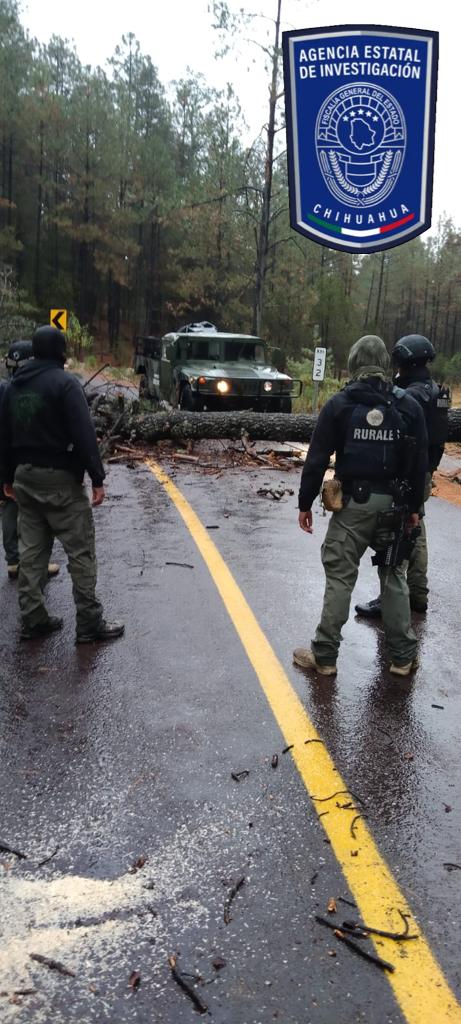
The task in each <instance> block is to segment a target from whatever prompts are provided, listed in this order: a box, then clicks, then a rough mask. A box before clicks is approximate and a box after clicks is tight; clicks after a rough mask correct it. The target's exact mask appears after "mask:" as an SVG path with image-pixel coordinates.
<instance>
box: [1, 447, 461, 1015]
mask: <svg viewBox="0 0 461 1024" xmlns="http://www.w3.org/2000/svg"><path fill="white" fill-rule="evenodd" d="M174 472H175V481H176V483H177V485H178V486H179V487H180V488H181V490H182V491H183V493H184V495H185V496H186V498H187V499H188V501H190V503H191V504H192V506H193V508H194V510H195V511H196V512H197V514H198V515H199V517H200V519H201V521H202V523H203V524H204V525H206V526H218V527H219V529H217V530H213V531H210V536H212V539H213V541H214V542H215V543H216V545H217V547H218V549H219V550H220V552H221V554H222V555H223V557H224V559H225V560H226V562H227V564H228V565H229V567H230V569H231V571H232V573H233V574H234V576H235V578H236V580H237V582H238V584H239V586H240V587H241V589H242V591H243V593H244V595H245V597H246V598H247V600H248V602H249V604H250V605H251V607H252V609H253V611H254V613H255V615H256V617H257V619H258V620H259V623H260V625H261V626H262V628H263V630H264V632H265V633H266V636H267V637H268V639H269V641H270V643H271V644H272V646H273V648H274V650H275V652H276V654H277V656H278V657H279V658H280V660H281V662H282V664H283V666H284V667H285V669H286V672H287V674H288V676H289V678H290V680H291V682H292V685H293V687H294V688H295V690H296V692H297V693H298V695H299V697H300V699H301V701H302V702H303V704H304V705H305V707H306V709H307V710H308V712H309V715H310V716H311V718H312V719H313V721H314V723H315V725H316V727H317V729H318V730H319V733H320V736H321V737H322V739H323V740H324V741H325V743H326V745H327V748H328V750H329V752H330V754H331V756H332V757H333V759H334V762H335V764H336V765H337V767H338V769H339V771H340V772H341V774H342V776H343V778H345V779H346V781H347V784H348V786H349V787H350V789H351V790H352V791H353V792H354V793H356V794H358V795H359V796H360V798H361V799H362V800H363V801H364V804H365V806H366V813H367V816H368V824H369V827H370V830H371V832H372V835H373V837H374V839H375V841H376V843H377V846H378V848H379V850H380V852H381V853H382V854H383V855H384V857H385V858H386V860H387V862H388V864H389V866H390V868H391V870H392V872H393V874H394V877H395V878H396V879H397V881H398V883H399V885H400V887H401V889H402V890H403V892H404V894H405V895H406V897H407V898H408V900H409V901H410V903H411V906H412V908H413V910H414V912H415V915H416V917H417V919H418V921H419V924H420V925H421V927H422V929H423V931H424V933H425V936H426V938H427V939H428V940H429V942H430V945H431V947H432V950H433V952H434V954H435V956H436V958H437V960H438V962H439V964H440V965H441V967H442V968H443V970H444V972H445V974H446V977H447V979H448V981H449V983H450V984H451V986H452V988H453V990H454V991H455V992H456V993H457V996H458V998H460V996H461V985H460V968H459V935H460V928H459V921H460V917H461V913H460V911H461V871H460V870H457V869H453V870H449V869H447V868H445V867H444V866H443V865H444V863H448V862H450V863H458V864H460V863H461V849H460V846H461V842H460V835H461V829H460V819H461V810H460V798H459V793H460V791H461V785H460V783H461V779H460V775H461V768H460V759H459V748H460V744H459V723H460V720H461V716H460V710H461V708H460V704H461V696H460V693H459V685H458V680H459V670H458V647H459V636H460V632H459V579H460V576H461V565H460V561H461V553H460V552H461V545H460V543H459V537H460V527H459V524H460V512H459V509H457V508H455V507H452V506H450V505H448V504H446V503H444V502H441V501H437V500H436V499H433V500H432V501H431V502H429V505H428V529H429V533H430V545H431V571H430V579H431V596H430V614H429V615H428V616H427V619H424V618H422V617H418V616H415V626H416V629H417V632H418V635H419V637H420V641H421V655H422V667H421V669H420V670H419V671H418V673H417V674H416V675H415V677H414V679H413V681H410V682H408V681H398V682H395V681H393V680H392V678H391V677H390V676H389V674H388V673H387V672H386V670H385V664H386V662H385V658H384V652H383V646H382V633H381V628H380V626H379V625H378V626H377V625H374V624H371V625H370V624H368V623H364V622H359V621H357V620H355V619H354V617H353V616H352V617H351V619H350V621H349V623H348V624H347V626H346V627H345V630H344V644H343V647H342V650H341V655H340V661H339V672H338V677H337V680H336V681H334V682H331V681H325V680H324V679H321V678H316V677H315V676H314V677H309V676H308V675H307V674H304V673H303V672H302V671H300V670H298V669H296V668H295V667H294V666H292V664H291V652H292V649H293V647H294V646H296V645H298V644H299V643H305V642H308V641H309V640H310V638H311V636H312V634H313V630H314V628H315V625H316V622H317V618H318V614H319V610H320V605H321V597H322V592H323V575H322V572H321V567H320V558H319V548H320V544H321V541H322V538H323V535H324V532H325V528H326V524H327V519H326V517H324V516H323V515H322V512H321V510H320V508H317V510H316V514H315V517H314V520H315V533H314V535H313V537H307V536H305V535H303V534H302V533H301V531H300V530H299V529H298V527H297V512H296V490H297V474H295V473H290V474H277V472H274V471H268V470H266V469H265V468H261V469H258V470H255V471H254V472H252V471H246V472H241V471H227V472H225V473H224V474H223V475H222V476H221V477H219V478H210V477H205V476H203V475H200V474H199V473H197V472H194V471H189V470H188V469H186V470H184V469H181V470H177V469H176V470H175V471H174ZM279 483H280V484H281V485H282V486H283V487H291V488H293V489H294V490H295V496H294V497H290V496H287V497H286V499H284V500H283V501H281V502H273V501H271V500H270V499H267V498H262V497H258V496H257V494H256V491H257V490H258V488H259V487H261V486H264V485H265V484H268V485H269V486H274V484H279ZM108 492H109V497H108V500H107V503H106V504H105V505H104V506H103V507H102V508H101V509H100V510H98V511H97V514H96V523H97V535H98V556H99V563H100V587H99V590H100V594H101V597H102V599H103V601H104V604H105V607H106V612H107V614H108V615H109V617H110V616H114V617H120V618H122V619H123V620H124V621H125V622H126V625H127V633H126V637H125V639H123V640H122V641H119V642H117V643H115V644H113V645H112V646H99V647H98V646H94V647H80V648H76V647H75V646H74V644H73V609H72V600H71V594H70V581H69V579H68V576H67V573H66V572H65V569H64V568H63V570H62V572H61V575H60V577H59V578H58V579H57V580H56V581H53V582H52V583H50V585H49V587H48V594H49V606H50V610H52V611H53V612H60V613H62V614H64V616H65V619H66V629H65V631H64V632H63V633H62V634H61V635H58V636H56V637H54V638H52V639H49V640H47V641H43V642H41V643H36V644H33V645H19V643H18V641H17V628H18V627H17V610H16V600H15V589H14V586H13V585H12V584H10V583H9V582H8V581H7V580H6V579H5V577H2V583H1V598H2V602H3V604H2V607H3V609H4V614H3V617H2V633H1V643H0V653H1V664H0V677H1V703H0V749H1V763H0V781H1V790H0V792H1V796H0V804H1V808H0V809H1V814H0V843H2V844H3V845H9V846H11V847H13V848H15V849H16V850H19V851H20V852H22V853H24V854H26V855H27V858H26V859H18V858H17V857H15V856H14V855H12V854H8V853H7V852H3V853H1V854H0V862H1V864H2V865H3V867H2V868H1V871H2V875H1V876H0V888H1V900H2V907H3V911H2V920H1V924H0V932H1V933H2V942H1V948H0V972H1V977H0V991H2V992H5V993H7V995H2V996H0V1019H1V1020H2V1021H3V1020H5V1021H9V1020H16V1019H18V1020H20V1021H25V1022H27V1024H29V1022H30V1024H32V1022H33V1024H38V1022H47V1024H48V1022H51V1021H53V1022H55V1021H57V1022H60V1021H63V1022H64V1021H75V1022H82V1024H83V1022H84V1024H86V1022H93V1021H95V1022H99V1021H106V1020H107V1021H113V1022H124V1021H127V1022H128V1021H133V1022H142V1024H144V1022H148V1021H149V1022H151V1021H153V1022H157V1021H159V1022H168V1024H183V1022H188V1021H193V1020H195V1019H197V1017H198V1014H197V1012H196V1011H195V1010H194V1007H193V1006H192V1003H191V1002H190V1001H189V999H188V998H187V996H186V995H185V994H184V993H183V992H182V991H181V990H180V989H179V988H178V987H177V986H176V985H175V983H174V982H173V980H172V978H171V976H170V971H169V968H168V964H167V957H168V955H171V954H178V955H179V960H178V964H179V967H180V969H181V970H183V971H186V972H189V973H190V974H193V973H194V972H198V973H199V974H200V976H201V978H202V979H203V984H199V985H198V986H197V992H198V993H199V995H200V997H201V999H203V1000H204V1002H205V1003H206V1005H207V1006H208V1008H209V1010H210V1011H211V1013H212V1019H213V1020H214V1021H215V1022H217V1024H269V1022H272V1021H280V1022H283V1024H311V1022H312V1024H314V1022H315V1024H317V1022H318V1024H330V1022H333V1021H335V1020H336V1019H340V1020H341V1021H342V1022H343V1024H353V1022H356V1021H357V1022H359V1021H366V1022H370V1021H371V1022H376V1024H400V1022H402V1021H403V1020H404V1019H405V1018H404V1017H403V1014H402V1012H401V1010H400V1009H399V1007H398V1005H397V1003H396V1001H395V998H394V996H393V994H392V990H391V988H390V986H389V984H388V982H387V980H386V977H385V976H384V975H383V974H382V973H381V972H380V971H379V970H378V969H377V968H375V967H373V966H372V965H370V964H368V963H365V962H363V961H361V960H359V959H358V958H357V957H356V956H354V954H352V953H350V952H349V951H348V950H346V949H345V948H344V947H340V946H339V945H338V943H337V942H336V940H335V939H334V936H332V935H330V933H329V932H328V931H326V929H322V928H321V927H320V926H319V925H318V924H317V923H316V922H315V920H314V917H313V914H314V913H316V912H317V913H321V914H325V912H326V904H327V902H328V899H329V898H330V897H335V898H336V900H339V898H340V897H342V898H343V899H346V900H347V899H349V900H350V899H351V894H350V892H349V891H348V889H347V886H346V884H345V882H344V878H343V875H342V872H341V869H340V867H339V865H338V864H337V862H336V861H335V859H334V856H333V854H332V851H331V850H330V849H329V844H328V843H327V842H326V841H325V833H324V831H323V828H322V825H321V822H319V820H318V818H317V812H316V811H315V809H314V808H313V805H312V804H311V802H310V800H309V798H308V796H307V794H306V791H305V789H304V786H303V784H302V782H301V779H300V777H299V775H298V772H297V770H296V768H295V766H294V764H293V762H292V760H291V756H290V754H289V753H288V754H286V755H282V753H281V750H282V748H283V745H284V741H283V740H282V738H281V734H280V731H279V728H278V726H277V724H276V722H275V719H274V717H273V714H272V711H271V709H270V707H269V705H268V703H267V701H266V698H265V697H264V694H263V692H262V690H261V688H260V685H259V682H258V679H257V677H256V675H255V672H254V670H253V668H252V667H251V665H250V663H249V661H248V659H247V656H246V654H245V652H244V650H243V648H242V646H241V643H240V640H239V639H238V636H237V634H236V632H235V630H234V627H233V625H232V623H231V621H230V619H229V617H228V614H227V612H226V610H225V608H224V606H223V604H222V601H221V599H220V598H219V596H218V593H217V590H216V588H215V585H214V583H213V581H212V579H211V577H210V574H209V572H208V569H207V568H206V566H205V565H204V563H203V562H202V559H201V557H200V555H199V553H198V551H197V549H196V547H195V545H194V542H193V540H192V538H191V537H190V535H189V534H188V532H187V530H186V528H185V527H184V525H183V523H182V522H181V520H180V518H179V516H178V513H177V512H176V510H175V508H174V507H173V505H172V504H171V502H170V500H169V498H168V497H167V495H166V494H165V492H164V491H163V490H162V489H161V488H160V487H159V485H158V483H157V482H156V480H155V479H154V477H153V476H152V475H151V473H150V472H149V471H148V470H147V469H146V468H145V467H138V468H135V469H132V470H130V469H128V468H126V467H121V466H120V467H117V468H115V467H113V468H112V469H111V472H110V476H109V481H108ZM56 554H57V558H58V561H61V562H63V558H62V553H61V552H60V550H59V549H57V550H56ZM167 561H176V562H182V563H187V564H188V565H192V566H193V568H192V569H191V568H186V567H182V566H172V565H170V566H167V565H166V564H165V563H166V562H167ZM374 592H375V571H374V570H373V569H372V567H371V564H370V561H369V559H368V557H367V556H366V557H365V558H364V560H363V564H362V570H361V574H360V579H359V582H358V584H357V588H356V591H355V594H354V599H353V600H354V601H355V600H356V599H364V598H367V597H368V596H371V595H373V594H374ZM434 704H437V705H440V707H439V708H434V707H433V705H434ZM275 752H278V753H279V765H278V768H277V769H276V770H274V769H272V768H271V758H272V755H273V754H274V753H275ZM244 768H248V769H249V770H250V775H249V776H248V777H247V778H245V779H242V781H241V782H239V783H236V782H234V781H233V780H232V778H231V772H232V771H236V770H237V771H238V770H242V769H244ZM48 858H50V859H48ZM144 858H147V859H146V862H145V863H144V864H142V861H143V859H144ZM43 861H46V863H42V862H43ZM137 864H138V865H139V866H136V865H137ZM40 865H41V866H40ZM243 876H244V877H245V884H244V885H243V886H242V888H241V889H240V891H239V893H238V895H237V896H236V897H235V900H234V901H233V903H232V906H231V909H230V916H231V918H232V920H231V921H230V923H229V924H227V925H226V924H225V923H224V920H223V912H224V907H225V901H226V898H227V897H228V894H229V892H230V890H231V888H232V886H233V885H235V883H236V882H237V880H238V879H240V878H241V877H243ZM373 884H374V881H373V879H370V885H373ZM376 884H378V883H377V882H376ZM341 906H342V908H343V909H344V911H345V914H342V913H340V912H338V915H337V917H338V919H339V920H342V919H343V917H344V916H346V917H347V916H350V914H351V913H353V911H351V910H350V908H348V906H347V905H346V904H344V905H341ZM30 953H38V954H41V955H45V956H48V957H52V958H54V959H56V960H58V961H59V962H61V963H63V964H65V965H66V966H67V967H70V968H71V969H72V971H73V972H74V974H75V977H66V976H62V975H61V974H60V973H59V972H56V971H51V970H49V969H48V968H47V967H46V966H43V965H42V964H39V963H37V962H36V961H35V962H34V961H31V960H30V959H29V954H30ZM331 953H334V954H335V955H334V956H332V955H330V954H331ZM217 958H222V960H224V961H225V965H224V966H222V967H221V968H220V969H217V968H216V966H213V961H214V962H215V965H218V964H219V962H220V961H219V960H218V959H217ZM134 970H137V971H139V972H140V974H141V984H140V986H139V988H138V989H137V990H133V989H132V988H131V987H129V977H130V975H131V972H132V971H134ZM189 980H191V979H189ZM417 985H418V978H415V986H417ZM23 989H30V990H33V991H32V992H31V994H29V995H26V996H17V997H16V999H17V1000H18V1003H16V1004H15V1003H11V1002H10V1001H9V999H8V995H10V994H11V992H12V991H15V990H16V991H19V990H23ZM434 1024H435V1022H434Z"/></svg>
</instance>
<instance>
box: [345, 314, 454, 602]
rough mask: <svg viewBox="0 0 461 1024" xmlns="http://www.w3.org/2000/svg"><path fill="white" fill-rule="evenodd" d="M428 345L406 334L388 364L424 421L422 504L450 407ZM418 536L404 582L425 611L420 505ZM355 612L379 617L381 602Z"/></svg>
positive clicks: (424, 553) (441, 446)
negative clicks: (425, 461)
mask: <svg viewBox="0 0 461 1024" xmlns="http://www.w3.org/2000/svg"><path fill="white" fill-rule="evenodd" d="M435 355H436V353H435V349H434V346H433V344H432V342H430V341H429V339H428V338H425V337H424V336H423V335H422V334H408V335H406V336H405V337H403V338H400V339H399V341H398V342H397V344H396V345H395V347H394V350H393V352H392V363H393V366H394V368H395V371H396V374H395V377H394V380H395V383H396V384H398V385H399V387H401V388H405V392H406V394H407V395H411V396H412V398H415V399H416V401H417V402H419V404H420V406H421V408H422V410H423V413H424V418H425V421H426V428H427V434H428V452H429V461H428V472H427V475H426V480H425V487H424V501H427V499H428V498H429V497H430V494H431V490H432V474H433V473H434V472H435V470H436V469H437V467H438V465H439V462H440V460H441V458H442V455H443V450H444V444H445V442H446V440H447V436H448V410H449V408H450V405H451V399H450V393H449V390H448V388H445V387H443V386H442V385H440V384H436V382H435V381H434V380H433V378H432V376H431V373H430V370H429V368H428V366H427V364H428V363H431V362H432V361H433V360H434V359H435ZM420 527H421V533H420V536H419V537H418V539H417V541H416V544H415V546H414V548H413V550H412V552H411V554H410V558H409V562H408V573H407V581H408V587H409V591H410V606H411V608H412V609H413V611H416V612H420V613H424V612H426V611H427V595H428V592H429V590H428V580H427V561H428V558H427V540H426V527H425V524H424V505H422V507H421V509H420ZM355 610H356V612H357V614H358V615H362V616H363V617H364V618H379V617H380V616H381V599H380V597H377V598H375V599H374V600H373V601H369V602H368V603H367V604H357V605H356V606H355Z"/></svg>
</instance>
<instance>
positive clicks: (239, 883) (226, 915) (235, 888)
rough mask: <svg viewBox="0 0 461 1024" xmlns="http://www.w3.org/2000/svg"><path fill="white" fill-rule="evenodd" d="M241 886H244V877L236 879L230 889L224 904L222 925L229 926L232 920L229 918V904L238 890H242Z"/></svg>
mask: <svg viewBox="0 0 461 1024" xmlns="http://www.w3.org/2000/svg"><path fill="white" fill-rule="evenodd" d="M242 885H245V875H242V877H241V878H239V879H238V881H237V882H236V883H235V885H233V886H232V889H231V891H230V893H229V895H228V897H227V899H226V902H225V904H224V924H229V923H230V921H232V918H231V916H230V908H231V903H232V902H233V900H235V897H236V895H237V893H238V891H239V889H241V888H242Z"/></svg>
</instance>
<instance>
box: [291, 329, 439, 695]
mask: <svg viewBox="0 0 461 1024" xmlns="http://www.w3.org/2000/svg"><path fill="white" fill-rule="evenodd" d="M389 365H390V360H389V355H388V353H387V350H386V347H385V345H384V342H383V341H382V340H381V338H377V337H375V336H374V335H366V336H365V337H363V338H360V339H359V341H357V342H356V343H355V345H353V346H352V348H351V351H350V353H349V364H348V366H349V372H350V374H351V377H352V380H351V381H350V382H349V383H348V384H347V385H346V386H345V387H344V388H343V389H342V391H340V392H339V393H338V394H336V395H333V397H332V398H330V399H329V400H328V401H327V402H326V404H325V406H324V407H323V409H322V410H321V412H320V415H319V418H318V421H317V425H316V428H315V431H314V434H313V436H312V440H311V443H310V447H309V453H308V456H307V458H306V462H305V464H304V468H303V472H302V477H301V486H300V491H299V509H300V512H299V525H300V527H301V529H302V530H304V531H305V532H306V533H312V503H313V501H314V499H315V498H316V496H317V495H318V493H319V491H320V488H321V486H322V480H323V477H324V474H325V471H326V469H327V467H328V464H329V461H330V456H331V455H332V454H333V452H335V453H336V468H335V478H336V479H335V481H330V483H332V484H334V485H335V487H336V490H337V492H339V493H338V494H337V495H336V499H337V500H335V501H334V502H333V503H332V504H331V506H330V507H332V508H334V509H337V510H336V511H334V512H333V515H332V517H331V519H330V523H329V526H328V530H327V534H326V537H325V541H324V543H323V546H322V563H323V567H324V570H325V576H326V589H325V595H324V602H323V610H322V616H321V620H320V623H319V625H318V627H317V631H316V634H315V637H314V640H313V641H312V645H311V648H305V647H299V648H297V649H296V650H295V651H294V655H293V658H294V662H295V664H297V665H300V666H301V667H302V668H308V669H315V670H316V671H317V672H319V673H320V674H321V675H328V676H330V675H335V674H336V671H337V669H336V659H337V655H338V651H339V645H340V642H341V628H342V626H343V625H344V623H345V622H346V621H347V619H348V616H349V606H350V599H351V593H352V590H353V588H354V585H355V581H356V579H357V574H358V569H359V563H360V559H361V558H362V555H363V554H364V553H365V551H366V549H367V547H371V548H374V549H375V551H376V552H378V553H379V555H378V556H377V557H378V560H379V562H381V563H382V564H380V566H379V570H378V571H379V578H380V583H381V607H382V616H383V622H384V630H385V635H386V641H387V646H388V649H389V653H390V656H391V665H390V671H391V672H393V673H394V674H396V675H399V676H407V675H409V674H410V673H411V672H412V671H413V670H414V669H415V668H416V667H417V664H418V662H417V656H416V655H417V643H416V636H415V634H414V632H413V630H412V628H411V622H410V602H409V597H408V586H407V582H406V577H405V568H406V563H405V562H404V561H402V555H401V554H399V552H400V546H399V545H400V540H399V545H398V552H397V555H396V557H392V558H390V559H389V561H388V562H387V558H386V559H384V557H383V558H381V553H383V554H386V555H387V550H388V543H389V538H390V537H392V538H395V537H396V536H397V535H398V537H399V538H400V536H401V538H402V542H403V540H405V543H406V539H407V537H408V534H409V532H410V531H411V530H413V529H415V528H416V527H417V524H418V521H419V516H418V509H419V508H420V506H421V503H422V500H423V495H424V481H425V474H426V470H427V432H426V425H425V422H424V416H423V413H422V411H421V407H420V406H419V405H418V403H417V402H416V401H415V399H414V398H411V397H410V396H409V395H407V394H406V392H405V391H403V389H401V388H396V387H395V386H393V385H392V383H390V381H389V380H388V373H389ZM325 486H326V485H325ZM341 492H342V493H341ZM399 516H401V519H400V526H401V533H400V532H398V533H397V532H396V531H397V525H396V523H397V521H398V520H399ZM389 517H391V519H392V521H393V523H394V533H392V534H389V526H388V523H389ZM400 526H399V527H398V531H400ZM392 550H393V551H394V547H392ZM402 551H403V543H402ZM394 553H395V551H394ZM386 562H387V564H386Z"/></svg>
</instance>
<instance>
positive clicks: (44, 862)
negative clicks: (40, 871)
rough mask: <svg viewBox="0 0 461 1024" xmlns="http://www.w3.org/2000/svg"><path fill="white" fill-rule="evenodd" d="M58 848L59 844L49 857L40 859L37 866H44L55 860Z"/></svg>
mask: <svg viewBox="0 0 461 1024" xmlns="http://www.w3.org/2000/svg"><path fill="white" fill-rule="evenodd" d="M58 850H59V846H57V847H56V849H55V850H53V853H50V854H49V856H48V857H44V859H43V860H40V861H39V862H38V864H37V867H38V868H42V867H43V865H44V864H48V861H50V860H53V857H56V854H57V852H58Z"/></svg>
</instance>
